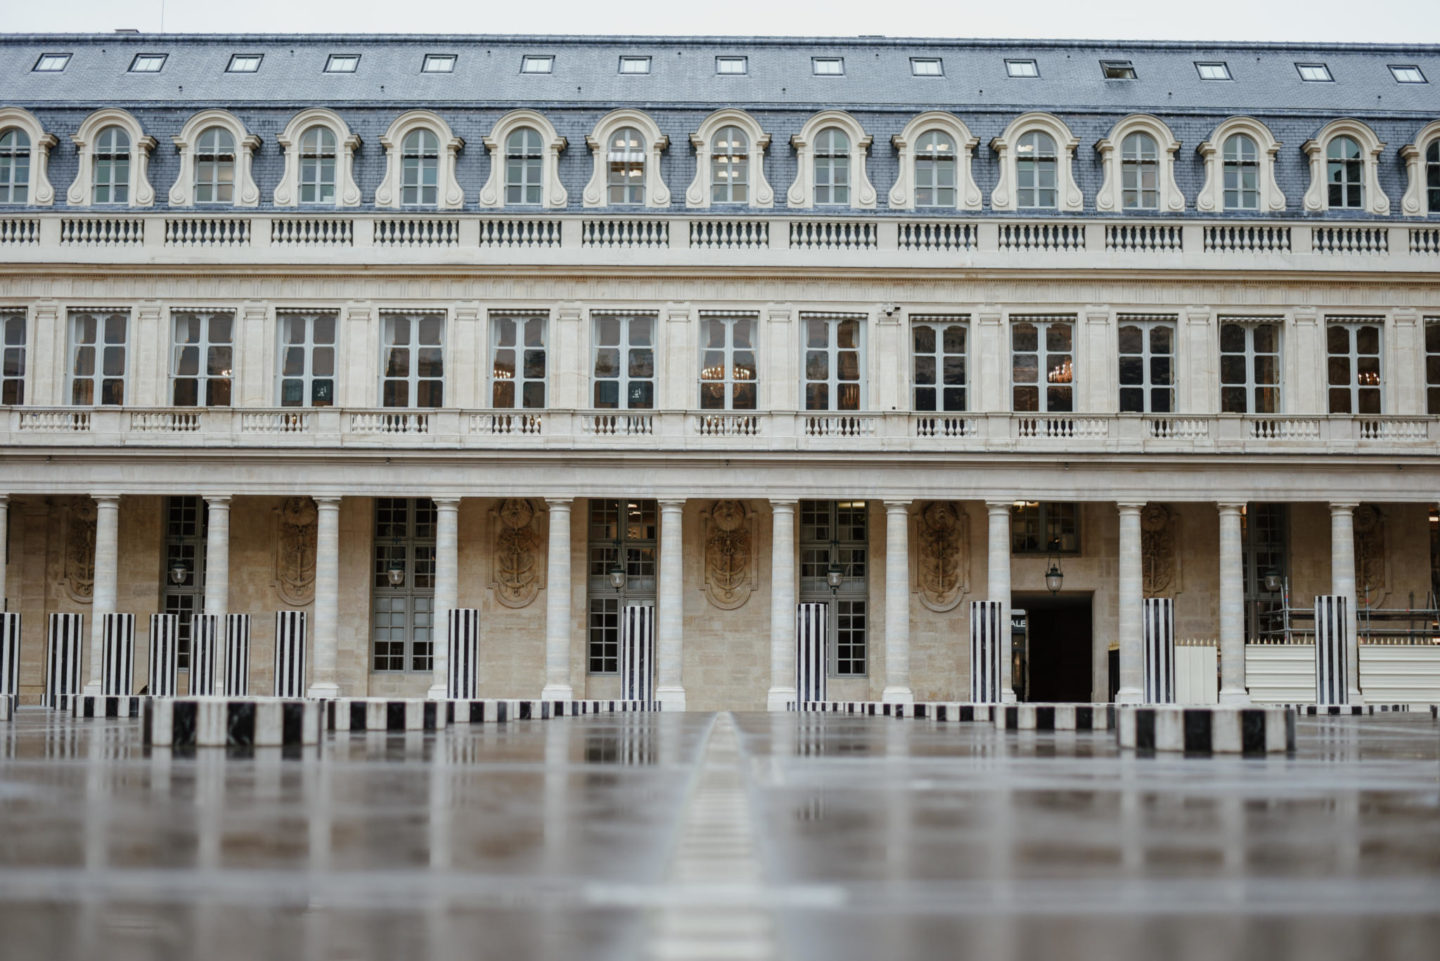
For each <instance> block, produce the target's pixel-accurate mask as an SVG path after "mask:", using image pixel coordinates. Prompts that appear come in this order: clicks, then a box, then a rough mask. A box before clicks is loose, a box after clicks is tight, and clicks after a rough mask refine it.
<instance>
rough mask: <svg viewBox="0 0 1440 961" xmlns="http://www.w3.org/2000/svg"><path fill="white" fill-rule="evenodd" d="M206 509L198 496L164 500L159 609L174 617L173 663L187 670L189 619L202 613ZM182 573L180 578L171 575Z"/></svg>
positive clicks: (188, 667) (207, 518)
mask: <svg viewBox="0 0 1440 961" xmlns="http://www.w3.org/2000/svg"><path fill="white" fill-rule="evenodd" d="M208 520H209V508H208V507H207V506H206V504H205V501H204V499H203V498H200V497H167V498H165V571H164V574H163V580H162V581H161V583H163V584H164V585H165V596H164V598H163V599H162V600H163V603H162V604H161V607H162V608H163V610H164V612H165V613H166V614H174V615H176V617H177V619H178V621H179V623H178V625H177V626H178V628H179V633H178V637H177V638H176V655H177V656H176V660H177V662H178V664H179V667H180V670H182V671H188V670H189V669H190V642H191V634H190V628H191V623H190V618H191V617H193V616H194V615H196V614H203V613H204V612H205V535H206V524H207V522H208ZM178 571H184V576H183V578H177V577H176V576H174V574H173V573H172V572H178Z"/></svg>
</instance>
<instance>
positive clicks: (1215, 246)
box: [1204, 224, 1290, 254]
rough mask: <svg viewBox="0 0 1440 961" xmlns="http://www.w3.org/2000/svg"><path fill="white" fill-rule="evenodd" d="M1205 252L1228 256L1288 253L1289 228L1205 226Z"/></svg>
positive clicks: (1244, 225)
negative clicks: (1226, 254)
mask: <svg viewBox="0 0 1440 961" xmlns="http://www.w3.org/2000/svg"><path fill="white" fill-rule="evenodd" d="M1204 244H1205V250H1206V251H1213V252H1215V253H1228V254H1275V253H1289V252H1290V228H1289V227H1275V226H1271V225H1270V224H1207V225H1206V226H1205V231H1204Z"/></svg>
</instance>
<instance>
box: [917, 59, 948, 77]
mask: <svg viewBox="0 0 1440 961" xmlns="http://www.w3.org/2000/svg"><path fill="white" fill-rule="evenodd" d="M910 74H911V76H914V77H943V76H945V61H943V60H941V59H940V58H939V57H911V58H910Z"/></svg>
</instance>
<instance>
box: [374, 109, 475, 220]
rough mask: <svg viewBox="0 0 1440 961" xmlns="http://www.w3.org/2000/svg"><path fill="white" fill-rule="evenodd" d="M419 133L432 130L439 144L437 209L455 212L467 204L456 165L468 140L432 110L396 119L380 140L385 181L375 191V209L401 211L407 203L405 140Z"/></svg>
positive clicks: (409, 112) (411, 112)
mask: <svg viewBox="0 0 1440 961" xmlns="http://www.w3.org/2000/svg"><path fill="white" fill-rule="evenodd" d="M417 130H425V131H428V132H429V133H430V134H431V135H432V136H434V137H435V139H436V140H437V141H438V142H439V148H438V149H439V155H438V162H439V170H438V171H437V173H438V177H437V183H436V191H435V204H434V206H433V208H432V209H435V210H455V209H457V208H459V207H462V206H464V204H465V192H464V191H463V190H461V189H460V181H459V180H458V179H457V178H456V176H455V166H456V163H457V160H458V157H459V154H460V151H461V150H463V149H464V148H465V141H464V140H462V139H460V138H459V137H457V136H455V134H454V132H453V131H451V129H450V125H449V124H448V123H446V122H445V120H444V118H442V117H441V116H440V115H439V114H437V113H434V112H432V111H429V110H410V111H408V112H406V113H402V114H401V115H400V116H398V117H396V118H395V120H394V122H393V123H391V124H390V129H389V130H386V131H385V133H384V134H383V135H381V137H380V145H381V146H382V147H384V148H385V179H384V180H382V181H381V182H380V186H379V187H377V188H376V189H375V206H377V207H390V208H397V209H398V208H400V207H404V206H406V205H405V204H404V202H403V194H404V191H403V186H404V184H403V181H404V176H403V167H404V164H403V159H404V157H403V152H404V144H405V138H406V137H408V136H409V135H410V134H412V133H414V132H415V131H417ZM426 206H429V205H426Z"/></svg>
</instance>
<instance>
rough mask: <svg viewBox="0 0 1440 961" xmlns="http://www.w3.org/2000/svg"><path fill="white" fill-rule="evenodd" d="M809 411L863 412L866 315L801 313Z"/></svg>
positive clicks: (806, 403)
mask: <svg viewBox="0 0 1440 961" xmlns="http://www.w3.org/2000/svg"><path fill="white" fill-rule="evenodd" d="M800 319H801V326H802V329H803V330H804V336H805V409H806V410H837V411H839V410H860V409H861V408H862V407H863V405H864V402H865V401H864V397H863V396H862V395H863V393H864V391H863V386H864V381H863V380H862V379H861V378H862V376H863V371H864V370H865V318H864V316H863V315H859V314H855V315H843V316H842V315H822V314H801V315H800Z"/></svg>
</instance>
